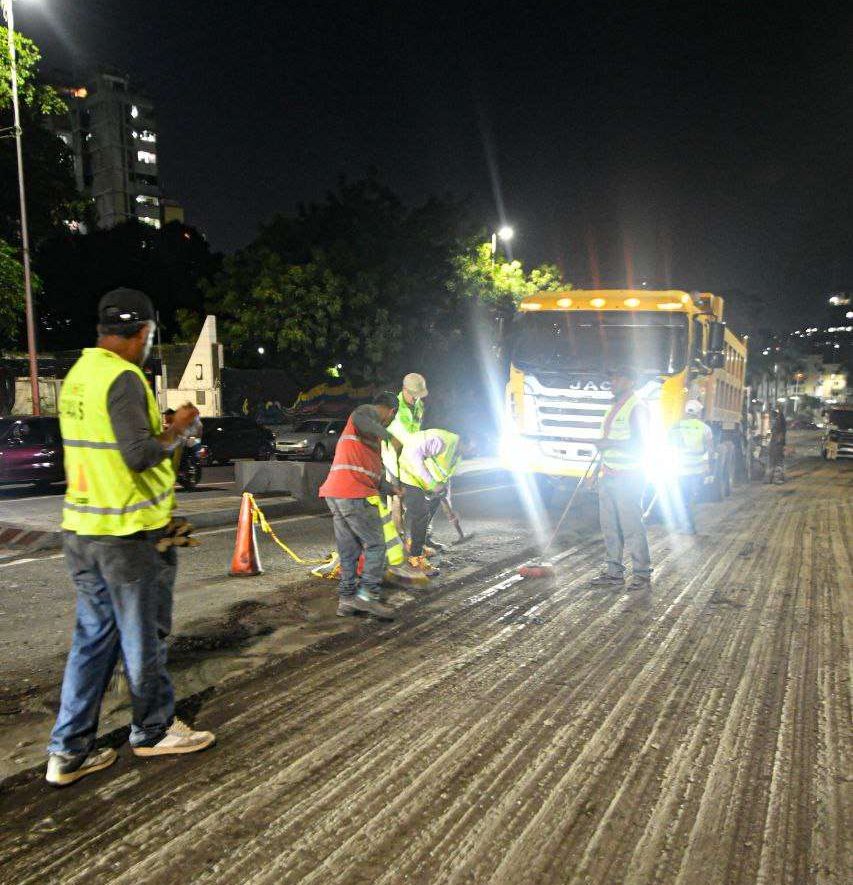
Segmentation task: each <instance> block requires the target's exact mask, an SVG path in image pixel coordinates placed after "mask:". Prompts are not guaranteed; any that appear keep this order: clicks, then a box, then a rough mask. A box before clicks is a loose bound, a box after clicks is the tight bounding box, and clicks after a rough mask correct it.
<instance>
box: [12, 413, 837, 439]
mask: <svg viewBox="0 0 853 885" xmlns="http://www.w3.org/2000/svg"><path fill="white" fill-rule="evenodd" d="M829 423H830V424H834V425H835V426H836V427H837V428H838V429H839V430H853V409H832V410H830V413H829ZM0 435H1V434H0Z"/></svg>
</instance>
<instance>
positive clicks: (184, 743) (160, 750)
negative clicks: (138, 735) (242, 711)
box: [133, 719, 216, 756]
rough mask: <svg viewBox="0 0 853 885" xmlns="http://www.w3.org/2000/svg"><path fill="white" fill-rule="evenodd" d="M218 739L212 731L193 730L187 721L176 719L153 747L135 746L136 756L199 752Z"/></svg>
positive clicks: (134, 753) (134, 752)
mask: <svg viewBox="0 0 853 885" xmlns="http://www.w3.org/2000/svg"><path fill="white" fill-rule="evenodd" d="M215 741H216V735H215V734H214V733H213V732H212V731H193V730H192V729H191V728H190V727H189V725H187V724H186V723H185V722H181V720H180V719H175V720H174V721H173V722H172V724H171V725H170V726H169V728H168V730H167V731H166V734H164V735H163V737H162V739H161V740H159V741H158V742H157V743H156V744H154V745H153V746H151V747H134V748H133V755H134V756H169V755H172V754H175V753H198V752H199V750H206V749H207V748H208V747H209V746H210V745H211V744H212V743H214V742H215Z"/></svg>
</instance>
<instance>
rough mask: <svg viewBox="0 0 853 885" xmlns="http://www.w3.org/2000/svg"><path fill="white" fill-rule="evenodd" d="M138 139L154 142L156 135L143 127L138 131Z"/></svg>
mask: <svg viewBox="0 0 853 885" xmlns="http://www.w3.org/2000/svg"><path fill="white" fill-rule="evenodd" d="M139 140H140V141H148V142H150V143H151V144H155V143H156V141H157V136H156V135H155V134H154V133H153V132H151V131H149V130H148V129H143V130H142V132H140V133H139Z"/></svg>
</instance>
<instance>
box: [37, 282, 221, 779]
mask: <svg viewBox="0 0 853 885" xmlns="http://www.w3.org/2000/svg"><path fill="white" fill-rule="evenodd" d="M155 327H156V322H155V313H154V307H153V305H152V304H151V301H150V299H149V298H148V296H147V295H145V294H144V293H142V292H137V291H134V290H132V289H116V290H114V291H112V292H108V293H107V294H106V295H104V296H103V298H101V301H100V304H99V306H98V342H97V346H96V347H91V348H87V349H86V350H84V351H83V355H82V356H81V357H80V359H79V360H77V362H76V363H75V364H74V365H73V366H72V368H71V370H70V371H69V373H68V375H67V377H66V378H65V381H64V382H63V384H62V392H61V394H60V398H59V420H60V428H61V431H62V437H63V446H64V454H65V473H66V478H67V482H68V488H67V491H66V494H65V504H64V510H63V519H62V528H63V530H64V534H63V548H64V552H65V560H66V562H67V564H68V567H69V570H70V572H71V577H72V580H73V581H74V584H75V586H76V588H77V621H76V624H75V627H74V635H73V639H72V643H71V651H70V653H69V655H68V662H67V664H66V667H65V677H64V679H63V683H62V697H61V701H60V707H59V715H58V716H57V719H56V725H55V726H54V729H53V733H52V735H51V739H50V744H49V746H48V752H49V753H50V757H49V759H48V765H47V780H48V782H49V783H51V784H53V785H55V786H65V785H67V784H70V783H73V782H74V781H76V780H78V779H79V778H81V777H84V776H85V775H87V774H91V773H92V772H94V771H99V770H100V769H102V768H106V767H107V766H109V765H111V764H112V763H113V762H114V761H115V758H116V753H115V750H112V749H105V750H96V749H95V737H96V735H97V731H98V715H99V712H100V707H101V701H102V698H103V694H104V691H105V689H106V687H107V684H108V682H109V679H110V675H111V673H112V671H113V668H114V667H115V665H116V662H117V661H118V659H119V655H121V657H122V659H123V661H124V666H125V670H126V673H127V681H128V684H129V687H130V697H131V705H132V709H133V713H132V725H131V729H130V744H131V747H132V749H133V753H134V755H136V756H161V755H166V754H173V753H194V752H196V751H198V750H203V749H205V748H206V747H209V746H210V745H211V744H212V743H213V742H214V736H213V734H211V733H210V732H209V731H193V730H191V729H190V728H189V727H188V726H186V725H184V724H183V723H182V722H180V721H179V720H177V719H175V715H174V694H173V691H172V683H171V681H170V679H169V674H168V672H167V670H166V637H167V636H168V635H169V631H170V629H171V622H172V588H173V586H174V582H175V573H176V565H177V562H176V557H175V550H174V548H173V547H169V548H168V549H167V551H166V552H165V553H160V552H158V550H157V546H156V545H157V543H158V542H160V541H162V539H163V538H164V537H166V536H167V535H168V526H169V523H170V520H171V515H172V509H173V507H174V485H175V472H174V469H173V467H172V459H171V457H170V454H171V453H172V451H173V450H174V449H175V448H176V447H177V446H178V445H179V444H180V441H181V438H182V436H183V434H184V433H185V432H187V431H188V430H189V429H190V428H191V427H192V426H193V425H194V424H195V422H196V421H197V419H198V410H197V409H196V408H195V406H191V405H185V406H182V407H181V408H180V409H178V410H177V411H176V412H175V414H174V416H173V418H172V422H171V425H170V426H169V428H168V429H166V430H165V431H164V430H163V428H162V422H161V418H160V412H159V410H158V408H157V403H156V402H155V400H154V396H153V394H152V392H151V389H150V388H149V386H148V384H147V382H146V380H145V376H144V375H143V373H142V369H141V368H140V367H141V366H142V365H143V364H144V363H145V360H146V359H147V358H148V354H149V352H150V350H151V344H152V341H153V336H154V330H155Z"/></svg>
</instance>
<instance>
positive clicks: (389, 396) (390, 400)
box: [373, 390, 400, 409]
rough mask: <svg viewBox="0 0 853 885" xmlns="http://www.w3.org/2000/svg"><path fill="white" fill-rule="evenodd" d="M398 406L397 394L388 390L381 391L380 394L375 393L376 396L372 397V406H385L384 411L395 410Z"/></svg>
mask: <svg viewBox="0 0 853 885" xmlns="http://www.w3.org/2000/svg"><path fill="white" fill-rule="evenodd" d="M399 404H400V402H399V400H398V399H397V394H396V393H392V392H391V391H390V390H383V391H382V393H377V394H376V396H374V397H373V405H374V406H385V408H386V409H396V408H397V406H398V405H399Z"/></svg>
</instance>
